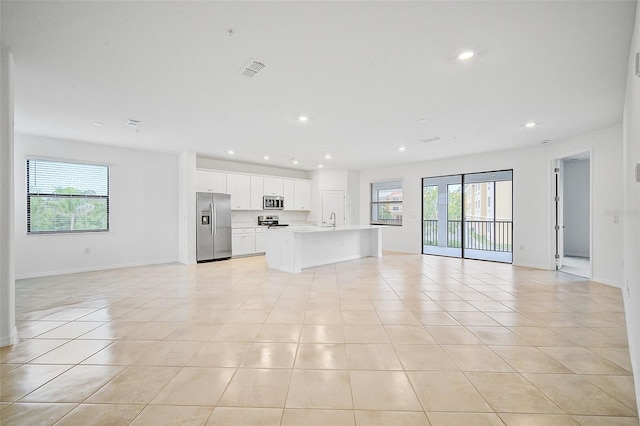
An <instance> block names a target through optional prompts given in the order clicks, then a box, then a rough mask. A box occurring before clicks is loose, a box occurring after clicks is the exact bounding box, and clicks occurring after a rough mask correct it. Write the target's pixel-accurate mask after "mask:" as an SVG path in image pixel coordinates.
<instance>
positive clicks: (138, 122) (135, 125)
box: [127, 118, 140, 129]
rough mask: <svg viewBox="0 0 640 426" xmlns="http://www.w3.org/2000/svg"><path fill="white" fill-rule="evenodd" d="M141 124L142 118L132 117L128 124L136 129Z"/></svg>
mask: <svg viewBox="0 0 640 426" xmlns="http://www.w3.org/2000/svg"><path fill="white" fill-rule="evenodd" d="M139 125H140V120H132V119H131V118H130V119H129V121H127V126H129V127H133V128H134V129H135V128H137V127H138V126H139Z"/></svg>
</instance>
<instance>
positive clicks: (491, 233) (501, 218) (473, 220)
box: [464, 181, 512, 251]
mask: <svg viewBox="0 0 640 426" xmlns="http://www.w3.org/2000/svg"><path fill="white" fill-rule="evenodd" d="M511 189H512V181H498V182H481V183H470V184H466V185H465V192H464V196H465V223H466V227H465V231H466V238H465V240H466V241H465V242H466V245H465V247H467V248H471V249H478V250H497V251H511V236H510V235H511V222H512V190H511Z"/></svg>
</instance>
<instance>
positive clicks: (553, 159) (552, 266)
mask: <svg viewBox="0 0 640 426" xmlns="http://www.w3.org/2000/svg"><path fill="white" fill-rule="evenodd" d="M585 152H588V153H589V277H588V279H592V278H593V146H588V147H586V148H584V149H578V150H573V151H569V152H565V153H562V154H557V155H555V156H553V157H550V158H549V164H550V166H551V167H550V170H549V174H548V176H549V180H550V182H549V183H550V185H549V189H550V195H549V197H548V199H549V200H553V198H554V197H555V180H554V179H552V178H551V177H552V176H553V174H554V171H553V170H554V168H555V167H556V164H555V162H556V161H562V160H564V159H565V158H569V157H572V156H574V155H578V154H584V153H585ZM549 218H550V226H549V229H550V231H551V234H550V235H551V238H550V243H551V250H550V252H549V254H550V255H549V264H550V266H549V269H550V270H555V267H556V263H555V259H554V258H553V256H554V255H555V250H556V238H555V229H554V228H553V227H554V226H555V203H554V202H551V203H549Z"/></svg>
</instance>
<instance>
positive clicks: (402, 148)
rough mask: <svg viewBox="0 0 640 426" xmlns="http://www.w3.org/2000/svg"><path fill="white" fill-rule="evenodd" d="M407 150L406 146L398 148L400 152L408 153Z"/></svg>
mask: <svg viewBox="0 0 640 426" xmlns="http://www.w3.org/2000/svg"><path fill="white" fill-rule="evenodd" d="M406 150H407V148H405V147H404V146H401V147H400V148H398V151H406Z"/></svg>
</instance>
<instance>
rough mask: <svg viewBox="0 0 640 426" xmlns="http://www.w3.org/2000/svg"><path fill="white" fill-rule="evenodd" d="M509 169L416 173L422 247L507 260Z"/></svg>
mask: <svg viewBox="0 0 640 426" xmlns="http://www.w3.org/2000/svg"><path fill="white" fill-rule="evenodd" d="M512 180H513V171H512V170H502V171H495V172H483V173H472V174H466V175H452V176H439V177H429V178H423V179H422V225H423V226H422V230H423V232H422V253H423V254H435V255H440V256H451V257H462V258H465V259H478V260H491V261H495V262H505V263H511V262H512V261H513V190H512V188H513V185H512Z"/></svg>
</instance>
